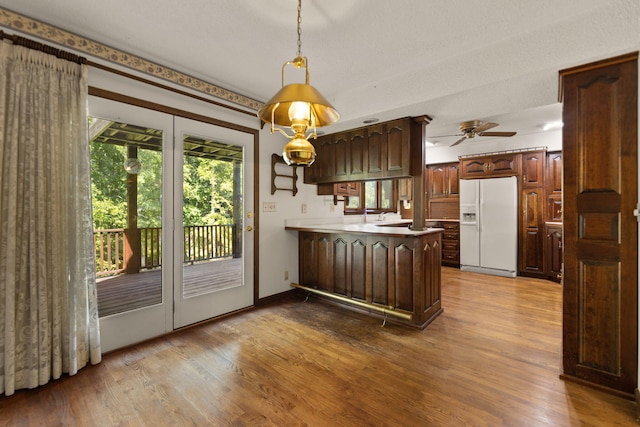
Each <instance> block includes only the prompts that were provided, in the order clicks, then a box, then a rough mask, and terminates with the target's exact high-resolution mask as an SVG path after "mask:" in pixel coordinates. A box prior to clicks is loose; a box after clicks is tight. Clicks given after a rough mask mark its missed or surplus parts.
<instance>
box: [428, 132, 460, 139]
mask: <svg viewBox="0 0 640 427" xmlns="http://www.w3.org/2000/svg"><path fill="white" fill-rule="evenodd" d="M463 135H464V133H456V134H453V135H434V136H431V135H429V136H427V138H431V139H433V138H447V137H449V136H463Z"/></svg>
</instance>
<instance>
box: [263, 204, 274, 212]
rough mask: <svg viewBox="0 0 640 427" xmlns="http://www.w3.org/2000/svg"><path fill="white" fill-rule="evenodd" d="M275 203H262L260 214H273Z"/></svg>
mask: <svg viewBox="0 0 640 427" xmlns="http://www.w3.org/2000/svg"><path fill="white" fill-rule="evenodd" d="M275 211H276V202H264V203H262V212H275Z"/></svg>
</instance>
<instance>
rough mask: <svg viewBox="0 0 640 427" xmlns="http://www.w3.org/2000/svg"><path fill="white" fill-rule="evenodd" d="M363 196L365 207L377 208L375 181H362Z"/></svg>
mask: <svg viewBox="0 0 640 427" xmlns="http://www.w3.org/2000/svg"><path fill="white" fill-rule="evenodd" d="M364 198H365V207H366V208H367V209H378V200H377V199H378V197H377V185H376V182H375V181H368V182H365V183H364Z"/></svg>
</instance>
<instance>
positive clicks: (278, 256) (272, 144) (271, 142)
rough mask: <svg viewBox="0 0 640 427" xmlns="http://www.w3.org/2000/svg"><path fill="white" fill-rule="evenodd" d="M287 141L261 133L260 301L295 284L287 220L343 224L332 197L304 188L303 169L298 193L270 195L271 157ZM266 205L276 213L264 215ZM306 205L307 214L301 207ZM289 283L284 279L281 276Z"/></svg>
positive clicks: (293, 241) (294, 243) (294, 237)
mask: <svg viewBox="0 0 640 427" xmlns="http://www.w3.org/2000/svg"><path fill="white" fill-rule="evenodd" d="M286 142H287V141H286V139H285V137H284V136H282V135H280V134H279V133H276V134H273V135H272V134H271V133H270V131H269V129H268V126H265V128H264V129H263V130H262V131H261V132H260V206H259V209H260V212H259V214H260V241H259V243H258V247H259V251H260V297H261V298H262V297H266V296H269V295H273V294H277V293H280V292H284V291H287V290H289V289H291V288H290V286H289V284H290V283H291V282H298V232H297V231H285V230H284V226H285V220H287V219H309V218H330V217H334V218H336V221H342V217H343V214H342V213H343V203H338V205H337V206H334V205H333V201H332V200H331V197H328V196H318V195H317V193H316V186H315V185H307V184H303V180H304V170H303V169H304V168H303V167H298V168H297V173H298V182H297V187H298V193H297V194H296V195H295V196H293V194H292V193H291V192H289V191H282V190H279V191H276V192H275V193H274V194H271V154H273V153H276V154H282V148H283V147H284V145H285V144H286ZM265 202H274V203H275V204H276V211H275V212H263V204H264V203H265ZM303 205H306V213H303V212H302V206H303ZM285 271H288V272H289V279H288V280H285V279H284V272H285Z"/></svg>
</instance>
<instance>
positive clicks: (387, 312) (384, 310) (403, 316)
mask: <svg viewBox="0 0 640 427" xmlns="http://www.w3.org/2000/svg"><path fill="white" fill-rule="evenodd" d="M291 286H293V287H294V288H298V289H303V290H305V291H308V292H312V293H314V294H318V295H322V296H325V297H328V298H333V299H336V300H338V301H342V302H346V303H348V304H353V305H357V306H359V307H364V308H366V309H369V310H373V311H377V312H379V313H382V314H384V315H385V316H386V315H391V316H396V317H399V318H401V319H404V320H411V319H412V315H411V314H410V313H402V312H399V311H396V310H394V309H393V308H385V307H381V306H379V305H374V304H369V303H368V302H362V301H358V300H354V299H351V298H347V297H343V296H340V295H336V294H332V293H330V292H326V291H322V290H320V289H314V288H309V287H307V286H304V285H299V284H298V283H291Z"/></svg>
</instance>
